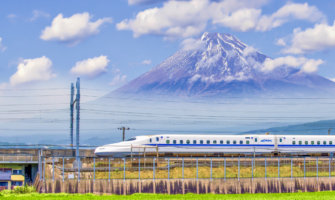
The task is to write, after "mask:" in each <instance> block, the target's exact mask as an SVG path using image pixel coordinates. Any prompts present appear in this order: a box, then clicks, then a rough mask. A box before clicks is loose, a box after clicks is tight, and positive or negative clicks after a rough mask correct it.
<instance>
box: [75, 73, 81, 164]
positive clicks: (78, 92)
mask: <svg viewBox="0 0 335 200" xmlns="http://www.w3.org/2000/svg"><path fill="white" fill-rule="evenodd" d="M76 88H77V96H76V111H77V117H76V147H77V149H76V157H77V163H78V167H79V121H80V78H77V83H76Z"/></svg>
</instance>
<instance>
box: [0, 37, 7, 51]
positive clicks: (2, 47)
mask: <svg viewBox="0 0 335 200" xmlns="http://www.w3.org/2000/svg"><path fill="white" fill-rule="evenodd" d="M6 49H7V47H6V46H4V45H3V44H2V37H0V51H1V52H4V51H5V50H6Z"/></svg>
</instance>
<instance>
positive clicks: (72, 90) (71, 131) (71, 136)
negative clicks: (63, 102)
mask: <svg viewBox="0 0 335 200" xmlns="http://www.w3.org/2000/svg"><path fill="white" fill-rule="evenodd" d="M73 97H74V86H73V83H71V97H70V146H71V149H72V156H74V155H75V152H74V149H73V108H74V103H75V102H74V101H73Z"/></svg>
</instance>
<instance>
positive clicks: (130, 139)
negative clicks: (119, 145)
mask: <svg viewBox="0 0 335 200" xmlns="http://www.w3.org/2000/svg"><path fill="white" fill-rule="evenodd" d="M134 140H136V137H132V138H129V139H128V140H126V141H134Z"/></svg>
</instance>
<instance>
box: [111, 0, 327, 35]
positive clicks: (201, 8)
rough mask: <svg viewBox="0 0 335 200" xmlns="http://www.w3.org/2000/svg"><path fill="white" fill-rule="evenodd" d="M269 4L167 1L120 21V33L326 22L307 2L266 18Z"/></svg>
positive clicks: (259, 1)
mask: <svg viewBox="0 0 335 200" xmlns="http://www.w3.org/2000/svg"><path fill="white" fill-rule="evenodd" d="M265 3H266V1H264V0H256V1H244V0H241V1H232V0H223V1H210V0H190V1H167V2H165V3H164V4H163V6H161V7H154V8H149V9H146V10H143V11H141V12H139V13H137V15H136V17H135V18H133V19H125V20H123V21H121V22H119V23H118V24H117V25H116V27H117V29H118V30H131V31H133V35H134V37H139V36H141V35H145V34H154V35H162V36H164V38H167V39H170V38H176V37H183V38H186V37H192V36H195V35H198V34H199V33H201V32H203V31H204V30H205V28H206V27H207V26H208V25H209V24H210V23H211V24H213V25H216V26H222V27H228V28H231V29H233V30H236V31H250V30H255V31H268V30H271V29H273V28H276V27H279V26H281V25H283V24H285V23H287V22H289V21H291V20H307V21H310V22H320V21H325V16H324V15H323V14H322V12H320V11H319V10H318V9H317V8H316V7H315V6H310V5H308V4H307V3H304V4H299V3H287V4H285V5H284V6H283V7H281V8H279V9H278V10H277V11H276V12H274V13H273V14H271V15H263V14H262V10H261V9H260V7H261V6H262V5H264V4H265Z"/></svg>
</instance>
